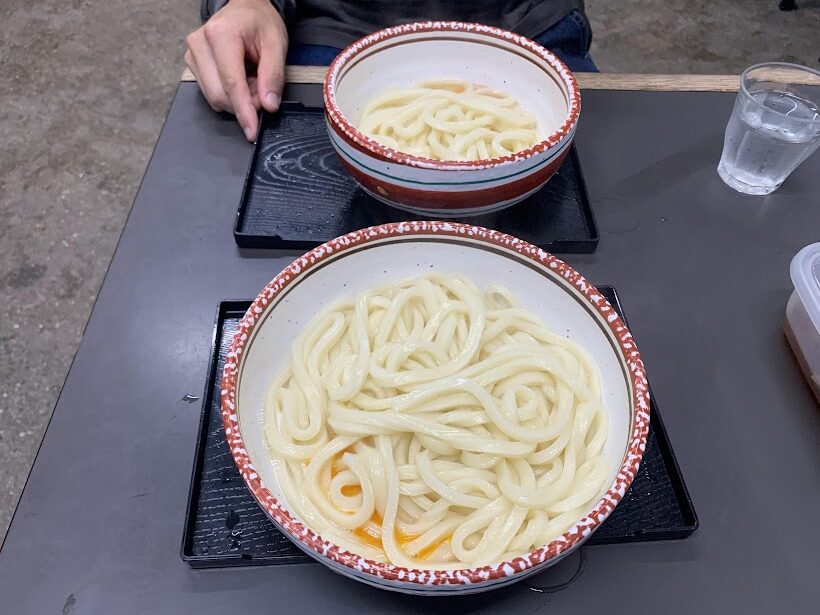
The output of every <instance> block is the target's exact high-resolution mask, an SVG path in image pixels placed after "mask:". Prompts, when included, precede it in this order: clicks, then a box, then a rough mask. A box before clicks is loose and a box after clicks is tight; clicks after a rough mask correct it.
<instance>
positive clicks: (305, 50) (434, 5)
mask: <svg viewBox="0 0 820 615" xmlns="http://www.w3.org/2000/svg"><path fill="white" fill-rule="evenodd" d="M201 2H202V4H201V8H200V13H201V15H202V21H203V22H204V21H207V20H208V19H209V18H210V17H211V15H213V14H214V13H215V12H216V11H218V10H219V9H221V8H222V7H223V6H225V4H226V3H227V0H201ZM270 2H271V3H272V4H273V5H274V6H275V7H276V8H277V9H278V10H279V12H280V13H281V14H282V16H283V17H284V19H285V23H286V24H287V26H288V32H289V34H290V48H289V53H288V63H289V64H309V65H314V66H318V65H323V64H329V63H330V62H331V61H332V60H333V58H334V57H336V55H337V54H338V53H339V49H341V48H343V47H346V46H347V45H349V44H350V43H352V42H353V41H355V40H356V39H358V38H361V37H362V36H365V35H367V34H370V33H371V32H373V31H375V30H380V29H381V28H385V27H387V26H393V25H397V24H401V23H409V22H413V21H426V20H456V21H474V22H478V23H483V24H487V25H491V26H499V27H501V28H504V29H506V30H512V31H513V32H518V33H519V34H523V35H524V36H526V37H528V38H532V39H534V40H535V41H537V42H538V43H540V44H541V45H543V46H544V47H546V48H547V49H550V50H551V51H553V52H554V53H555V54H556V55H557V56H558V57H559V58H561V59H562V60H563V61H564V62H565V63H566V64H567V66H569V67H570V70H576V71H597V68H595V65H594V64H593V63H592V60H591V59H590V57H589V45H590V42H591V41H592V30H591V29H590V27H589V21H588V20H587V17H586V15H585V14H584V0H540V1H539V0H499V1H496V2H494V0H463V1H457V2H453V1H450V2H448V1H447V0H270Z"/></svg>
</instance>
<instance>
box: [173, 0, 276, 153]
mask: <svg viewBox="0 0 820 615" xmlns="http://www.w3.org/2000/svg"><path fill="white" fill-rule="evenodd" d="M186 41H187V43H188V50H187V51H186V52H185V63H186V64H187V65H188V68H190V69H191V72H193V73H194V75H195V76H196V80H197V83H199V87H200V89H201V90H202V93H203V95H204V96H205V98H206V100H207V101H208V103H209V104H210V105H211V107H212V108H213V109H214V110H215V111H229V112H231V113H233V114H235V115H236V119H237V121H238V122H239V125H240V126H241V127H242V131H243V132H244V133H245V136H246V137H247V139H248V141H253V140H254V138H255V137H256V130H257V122H258V116H257V111H258V110H259V107H260V106H261V107H263V108H264V109H265V110H267V111H270V112H273V111H276V110H277V109H278V108H279V103H280V102H281V100H282V88H283V87H284V83H285V56H286V55H287V49H288V31H287V28H286V27H285V23H284V21H282V17H281V16H280V15H279V13H278V11H277V10H276V9H275V8H274V7H273V6H272V5H271V3H270V2H269V1H268V0H230V2H228V4H226V5H225V7H224V8H222V9H221V10H219V11H217V12H216V14H214V16H213V17H211V19H209V20H208V21H207V22H206V23H205V25H203V26H202V27H201V28H199V29H197V30H195V31H193V32H192V33H191V34H189V35H188V38H187V39H186ZM254 65H255V67H256V70H255V74H254V71H253V70H252V67H253V66H254ZM246 66H247V67H249V68H250V70H246Z"/></svg>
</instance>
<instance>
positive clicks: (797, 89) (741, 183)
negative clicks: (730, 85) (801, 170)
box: [718, 62, 820, 194]
mask: <svg viewBox="0 0 820 615" xmlns="http://www.w3.org/2000/svg"><path fill="white" fill-rule="evenodd" d="M818 145H820V72H818V71H816V70H813V69H811V68H807V67H805V66H799V65H797V64H787V63H783V62H769V63H766V64H756V65H755V66H751V67H749V68H747V69H746V70H745V71H743V74H742V75H741V76H740V90H739V91H738V94H737V99H736V100H735V107H734V109H733V110H732V116H731V117H730V118H729V123H728V124H727V126H726V136H725V138H724V141H723V155H722V156H721V157H720V164H719V165H718V174H719V175H720V177H721V179H723V181H724V182H726V184H727V185H729V186H731V187H732V188H734V189H735V190H737V191H738V192H743V193H745V194H770V193H772V192H774V191H775V190H777V189H778V188H779V187H780V184H782V183H783V181H784V180H785V179H786V178H787V177H788V176H789V173H791V172H792V171H794V170H795V169H796V168H797V167H798V165H799V164H800V163H801V162H803V161H804V160H806V158H808V157H809V156H811V155H812V153H814V151H815V150H816V149H817V147H818Z"/></svg>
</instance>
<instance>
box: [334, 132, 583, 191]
mask: <svg viewBox="0 0 820 615" xmlns="http://www.w3.org/2000/svg"><path fill="white" fill-rule="evenodd" d="M574 133H575V130H574V129H573V131H572V132H570V133H568V134H567V136H566V139H567V140H569V139H571V138H572V136H573V135H574ZM328 134H329V135H330V140H331V142H332V143H333V146H334V149H335V150H336V151H337V152H338V153H339V155H340V156H341V157H342V158H344V159H345V160H347V161H348V162H350V163H351V164H353V165H354V166H357V167H359V168H361V169H364V170H366V171H368V172H369V173H371V174H373V175H379V176H381V177H386V178H387V179H393V180H395V181H397V182H402V183H405V184H417V185H420V186H469V185H476V184H491V183H494V182H500V181H503V180H505V179H510V178H513V177H518V176H520V175H527V174H528V173H530V172H532V171H535V170H537V169H539V168H541V167H543V166H545V165H547V164H549V163H550V162H552V161H553V160H554V159H555V156H557V155H558V154H560V153H561V152H562V151H564V148H566V147H568V145H569V141H567V143H565V144H564V146H563V147H561V148H560V149H559V150H557V151H556V152H555V155H553V156H550V157H549V158H547V159H546V160H543V161H541V162H539V163H538V164H534V165H532V166H531V167H529V168H527V169H522V170H521V171H517V172H516V173H510V174H509V175H503V176H501V177H494V178H492V179H475V180H470V181H463V182H424V181H418V180H415V179H404V178H403V177H396V176H395V175H390V174H389V173H383V172H382V171H377V170H376V169H373V168H371V167H369V166H367V165H365V164H362V163H361V162H359V161H358V160H355V159H354V158H352V157H351V156H350V155H349V154H348V153H347V152H345V151H344V150H343V149H342V148H341V147H339V143H338V141H337V138H338V137H337V136H336V134H335V133H334V132H333V130H331V129H330V128H328Z"/></svg>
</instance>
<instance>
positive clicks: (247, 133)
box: [242, 126, 256, 142]
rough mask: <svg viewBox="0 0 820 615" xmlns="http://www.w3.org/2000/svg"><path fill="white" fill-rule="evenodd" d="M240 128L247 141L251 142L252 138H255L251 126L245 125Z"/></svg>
mask: <svg viewBox="0 0 820 615" xmlns="http://www.w3.org/2000/svg"><path fill="white" fill-rule="evenodd" d="M242 130H244V131H245V136H246V137H247V138H248V141H250V142H253V140H254V139H255V138H256V135H255V134H253V130H251V127H250V126H245V127H243V128H242Z"/></svg>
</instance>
